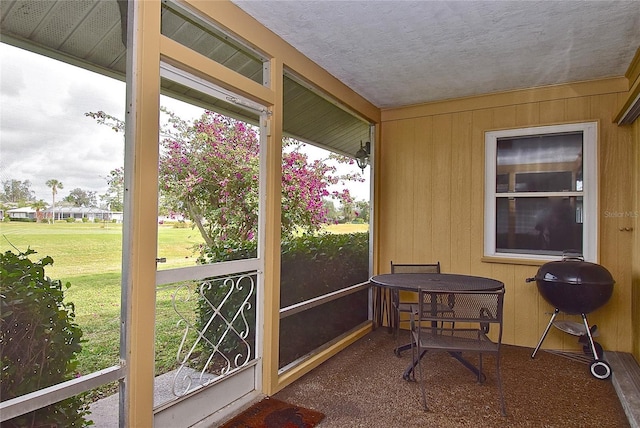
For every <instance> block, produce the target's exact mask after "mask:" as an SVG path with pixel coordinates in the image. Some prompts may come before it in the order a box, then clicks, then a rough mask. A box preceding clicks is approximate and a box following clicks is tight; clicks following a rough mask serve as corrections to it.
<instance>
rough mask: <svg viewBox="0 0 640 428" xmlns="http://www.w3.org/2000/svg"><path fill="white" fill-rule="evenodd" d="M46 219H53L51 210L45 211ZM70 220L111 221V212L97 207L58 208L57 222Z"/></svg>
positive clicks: (56, 213)
mask: <svg viewBox="0 0 640 428" xmlns="http://www.w3.org/2000/svg"><path fill="white" fill-rule="evenodd" d="M44 217H45V218H47V219H51V218H52V217H53V212H52V210H51V208H47V209H46V210H45V211H44ZM69 218H73V219H76V220H82V219H83V218H86V219H87V220H88V221H95V220H100V221H110V220H111V212H110V211H107V210H103V209H100V208H96V207H64V206H62V207H56V209H55V219H56V220H66V219H69Z"/></svg>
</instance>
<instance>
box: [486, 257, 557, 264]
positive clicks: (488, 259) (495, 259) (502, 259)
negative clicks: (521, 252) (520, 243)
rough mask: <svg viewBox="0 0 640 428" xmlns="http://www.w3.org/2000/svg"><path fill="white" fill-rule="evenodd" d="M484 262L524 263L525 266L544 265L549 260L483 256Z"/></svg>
mask: <svg viewBox="0 0 640 428" xmlns="http://www.w3.org/2000/svg"><path fill="white" fill-rule="evenodd" d="M480 260H481V261H482V262H483V263H498V264H508V265H524V266H542V265H543V264H545V263H547V262H548V260H531V259H510V258H508V257H487V256H485V257H482V258H481V259H480Z"/></svg>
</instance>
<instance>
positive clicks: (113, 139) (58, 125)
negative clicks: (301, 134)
mask: <svg viewBox="0 0 640 428" xmlns="http://www.w3.org/2000/svg"><path fill="white" fill-rule="evenodd" d="M124 105H125V84H124V82H120V81H118V80H115V79H112V78H109V77H105V76H101V75H99V74H97V73H93V72H91V71H87V70H83V69H81V68H78V67H74V66H71V65H68V64H65V63H62V62H60V61H55V60H52V59H49V58H47V57H44V56H41V55H37V54H33V53H30V52H28V51H25V50H23V49H19V48H16V47H13V46H9V45H7V44H4V43H0V182H4V181H6V180H11V179H14V180H20V181H25V180H29V181H30V182H31V190H33V191H34V192H35V195H36V199H37V200H39V199H42V200H44V201H45V202H47V203H49V204H51V199H52V195H51V189H50V188H49V187H47V186H46V184H45V183H46V182H47V180H50V179H56V180H58V181H59V182H61V183H62V185H63V189H62V190H59V192H58V194H57V196H56V200H60V199H62V198H64V197H66V196H67V195H68V194H69V192H70V191H71V190H73V189H76V188H80V189H82V190H87V191H95V192H96V195H101V194H104V193H105V191H106V190H107V182H106V177H107V176H108V174H109V172H110V171H112V170H113V169H115V168H118V167H120V166H122V165H123V163H124V137H123V134H122V133H116V132H114V131H113V130H111V129H110V128H108V127H106V126H104V125H99V124H98V123H96V122H95V120H94V119H92V118H89V117H86V116H85V113H86V112H95V111H99V110H102V111H105V112H107V113H109V114H111V115H113V116H115V117H118V118H120V119H124ZM161 105H163V106H166V107H168V108H169V109H170V110H172V111H174V112H176V113H178V114H179V115H180V116H181V117H182V118H183V119H192V118H195V117H197V116H199V113H200V112H202V110H201V109H198V108H197V107H193V106H189V105H186V104H184V103H182V102H179V101H176V100H172V99H170V98H167V97H162V98H161ZM308 152H309V156H310V157H311V158H317V157H321V156H324V154H323V153H322V152H321V151H320V150H319V149H315V148H310V149H308ZM350 172H352V173H353V172H359V169H358V168H357V166H355V165H354V166H353V167H351V170H350ZM365 172H366V173H365V175H364V176H365V177H368V170H366V171H365ZM349 187H350V190H351V192H352V195H354V196H355V198H356V199H358V200H361V199H366V200H368V199H369V197H368V195H369V183H368V180H367V182H365V183H354V184H352V185H350V186H349Z"/></svg>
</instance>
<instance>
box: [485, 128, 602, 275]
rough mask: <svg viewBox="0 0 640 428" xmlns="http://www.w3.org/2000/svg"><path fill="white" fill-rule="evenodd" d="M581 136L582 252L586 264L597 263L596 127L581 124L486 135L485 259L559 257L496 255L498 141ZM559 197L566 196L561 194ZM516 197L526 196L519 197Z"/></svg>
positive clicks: (557, 258) (522, 129)
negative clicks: (530, 137) (504, 139)
mask: <svg viewBox="0 0 640 428" xmlns="http://www.w3.org/2000/svg"><path fill="white" fill-rule="evenodd" d="M564 132H582V133H583V172H582V174H583V189H584V192H583V194H582V195H583V208H584V214H583V215H584V217H583V230H582V245H583V248H582V251H583V257H584V259H585V260H586V261H589V262H593V263H597V262H598V123H597V122H584V123H572V124H566V125H552V126H538V127H531V128H519V129H507V130H500V131H489V132H486V133H485V184H484V188H485V205H484V215H485V217H484V256H485V258H496V259H515V260H532V261H538V260H539V261H552V260H559V259H561V256H554V255H537V254H519V253H505V252H500V253H498V252H496V153H497V141H498V139H499V138H505V137H520V136H522V137H526V136H530V135H541V134H556V133H564ZM562 195H568V194H567V193H562ZM518 196H525V195H523V194H519V195H518Z"/></svg>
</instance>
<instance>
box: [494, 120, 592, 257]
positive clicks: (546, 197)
mask: <svg viewBox="0 0 640 428" xmlns="http://www.w3.org/2000/svg"><path fill="white" fill-rule="evenodd" d="M597 131H598V127H597V123H595V122H588V123H576V124H567V125H555V126H541V127H533V128H521V129H509V130H502V131H491V132H487V133H485V173H486V175H485V236H484V253H485V256H487V257H504V258H516V259H539V260H552V259H557V258H559V257H561V256H562V255H563V254H564V253H567V252H570V253H576V252H577V253H580V254H582V256H583V257H584V259H585V260H587V261H592V262H597V225H598V215H597V214H598V213H597V198H598V178H597V177H598V175H597V134H598V132H597Z"/></svg>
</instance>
